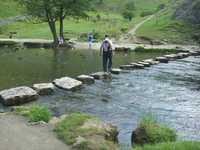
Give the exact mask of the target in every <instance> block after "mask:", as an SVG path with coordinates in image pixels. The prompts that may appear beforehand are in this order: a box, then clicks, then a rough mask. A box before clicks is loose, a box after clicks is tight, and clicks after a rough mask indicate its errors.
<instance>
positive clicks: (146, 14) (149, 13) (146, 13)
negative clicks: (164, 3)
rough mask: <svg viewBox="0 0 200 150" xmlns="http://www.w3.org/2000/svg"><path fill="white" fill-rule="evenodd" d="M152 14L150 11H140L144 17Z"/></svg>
mask: <svg viewBox="0 0 200 150" xmlns="http://www.w3.org/2000/svg"><path fill="white" fill-rule="evenodd" d="M152 14H154V13H153V12H152V11H143V12H141V14H140V16H141V17H146V16H150V15H152Z"/></svg>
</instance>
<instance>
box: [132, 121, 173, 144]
mask: <svg viewBox="0 0 200 150" xmlns="http://www.w3.org/2000/svg"><path fill="white" fill-rule="evenodd" d="M132 140H133V143H134V144H136V145H144V144H157V143H162V142H174V141H176V133H175V131H174V130H172V129H170V128H168V127H166V126H164V125H160V124H159V123H158V122H157V121H156V120H155V119H153V118H152V117H145V118H144V119H143V120H142V121H141V122H140V124H139V126H138V127H137V129H136V130H135V131H134V133H133V137H132Z"/></svg>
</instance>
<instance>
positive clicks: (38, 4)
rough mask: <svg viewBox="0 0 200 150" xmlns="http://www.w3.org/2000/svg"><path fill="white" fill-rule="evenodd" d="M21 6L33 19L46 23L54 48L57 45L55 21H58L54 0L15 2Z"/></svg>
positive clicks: (23, 0)
mask: <svg viewBox="0 0 200 150" xmlns="http://www.w3.org/2000/svg"><path fill="white" fill-rule="evenodd" d="M17 1H19V3H20V4H22V5H23V6H24V7H25V8H26V11H27V13H28V15H30V16H31V17H33V18H37V19H40V20H42V21H44V22H47V23H48V25H49V28H50V30H51V33H52V36H53V40H54V46H56V45H58V36H57V32H56V21H57V20H58V17H59V15H58V10H57V8H56V7H55V2H56V0H17Z"/></svg>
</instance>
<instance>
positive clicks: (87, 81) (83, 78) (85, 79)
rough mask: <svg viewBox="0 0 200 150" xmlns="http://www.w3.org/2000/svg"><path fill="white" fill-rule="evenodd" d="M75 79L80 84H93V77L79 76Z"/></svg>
mask: <svg viewBox="0 0 200 150" xmlns="http://www.w3.org/2000/svg"><path fill="white" fill-rule="evenodd" d="M76 79H77V80H79V81H81V82H83V83H84V84H93V83H95V79H94V77H92V76H88V75H80V76H78V77H77V78H76Z"/></svg>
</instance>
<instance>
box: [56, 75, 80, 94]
mask: <svg viewBox="0 0 200 150" xmlns="http://www.w3.org/2000/svg"><path fill="white" fill-rule="evenodd" d="M53 83H54V84H55V86H57V87H58V88H60V89H63V90H67V91H73V90H77V89H80V88H81V86H82V84H83V83H82V82H81V81H78V80H75V79H73V78H70V77H63V78H60V79H55V80H54V81H53Z"/></svg>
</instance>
